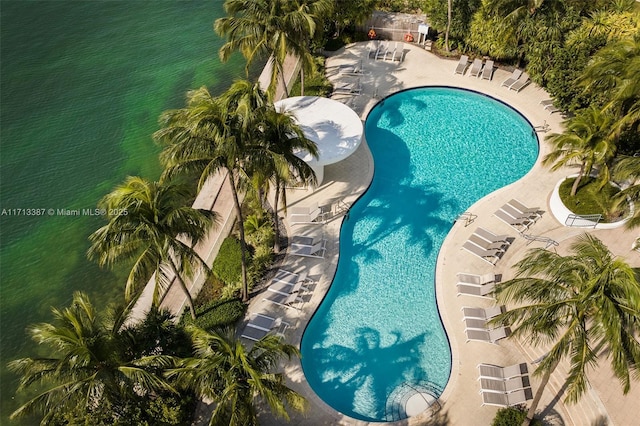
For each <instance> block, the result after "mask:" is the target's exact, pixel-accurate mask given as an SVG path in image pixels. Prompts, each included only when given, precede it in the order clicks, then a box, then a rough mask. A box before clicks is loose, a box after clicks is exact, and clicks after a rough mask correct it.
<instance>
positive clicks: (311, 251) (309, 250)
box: [289, 240, 327, 258]
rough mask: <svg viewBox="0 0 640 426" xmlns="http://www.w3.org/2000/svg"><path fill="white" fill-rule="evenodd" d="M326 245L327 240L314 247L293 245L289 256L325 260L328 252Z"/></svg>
mask: <svg viewBox="0 0 640 426" xmlns="http://www.w3.org/2000/svg"><path fill="white" fill-rule="evenodd" d="M326 245H327V240H322V241H320V242H319V243H316V244H314V245H312V246H304V245H298V244H296V245H291V248H290V251H289V254H291V255H294V256H304V257H316V258H324V253H325V251H326V250H327V248H326Z"/></svg>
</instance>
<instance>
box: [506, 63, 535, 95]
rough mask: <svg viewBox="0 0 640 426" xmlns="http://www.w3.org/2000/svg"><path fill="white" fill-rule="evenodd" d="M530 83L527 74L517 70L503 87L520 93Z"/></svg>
mask: <svg viewBox="0 0 640 426" xmlns="http://www.w3.org/2000/svg"><path fill="white" fill-rule="evenodd" d="M529 82H530V80H529V75H528V74H527V73H526V72H522V70H519V69H517V68H516V69H515V70H513V72H512V73H511V76H510V77H509V78H507V79H506V80H505V81H504V82H503V83H502V86H503V87H507V88H509V89H511V90H515V91H516V92H519V91H521V90H522V89H524V88H525V86H527V85H528V84H529Z"/></svg>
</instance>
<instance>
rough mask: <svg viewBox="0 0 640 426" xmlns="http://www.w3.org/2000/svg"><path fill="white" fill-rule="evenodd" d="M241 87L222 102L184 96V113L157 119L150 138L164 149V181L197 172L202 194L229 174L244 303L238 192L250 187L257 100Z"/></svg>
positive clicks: (200, 92) (205, 95)
mask: <svg viewBox="0 0 640 426" xmlns="http://www.w3.org/2000/svg"><path fill="white" fill-rule="evenodd" d="M240 85H242V86H243V87H244V88H245V89H246V88H247V87H249V86H247V84H246V83H243V82H236V83H234V84H233V85H232V86H231V88H230V89H229V90H228V91H227V92H226V93H225V94H224V95H222V96H221V97H220V98H214V97H213V96H211V94H210V93H209V91H208V90H207V88H206V87H201V88H200V89H197V90H192V91H190V92H188V93H187V106H186V107H185V108H183V109H179V110H170V111H166V112H165V113H163V114H162V115H161V117H160V121H161V125H162V128H161V129H160V130H158V131H157V132H155V133H154V138H155V139H156V141H158V142H161V143H163V144H164V148H163V151H162V153H161V154H160V159H161V162H162V163H163V164H164V166H165V171H164V174H163V176H164V177H165V178H170V177H172V176H174V175H176V174H179V173H185V172H186V173H192V172H195V173H198V174H200V182H199V187H200V188H201V187H202V186H203V185H204V183H205V182H206V180H207V179H208V178H209V177H210V176H213V175H215V174H216V173H218V172H219V171H220V170H225V171H226V172H227V173H228V176H229V185H230V187H231V193H232V194H233V201H234V206H235V210H236V216H237V219H238V231H239V233H240V246H241V253H242V254H241V258H242V259H241V263H242V299H243V300H244V301H246V300H248V298H249V286H248V282H247V245H246V240H245V236H244V219H243V216H242V206H241V203H240V196H239V192H241V191H242V188H243V186H244V185H245V184H246V182H247V181H248V176H247V173H246V170H245V167H246V165H247V164H250V163H251V158H250V154H251V153H252V152H254V150H253V148H252V147H251V146H250V144H251V143H252V138H253V136H252V135H251V134H250V132H249V131H248V130H247V129H250V128H251V125H250V123H251V122H253V121H254V120H255V111H256V110H255V109H254V107H255V105H257V102H260V101H259V97H256V96H250V95H247V94H246V93H245V95H241V94H240V93H241V91H240V89H238V86H240ZM253 93H256V92H255V91H254V92H253Z"/></svg>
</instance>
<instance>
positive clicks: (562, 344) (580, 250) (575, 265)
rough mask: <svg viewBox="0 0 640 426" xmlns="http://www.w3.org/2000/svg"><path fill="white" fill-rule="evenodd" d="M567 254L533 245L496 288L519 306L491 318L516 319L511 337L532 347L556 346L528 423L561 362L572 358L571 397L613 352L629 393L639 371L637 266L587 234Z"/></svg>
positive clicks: (542, 370) (542, 369) (543, 365)
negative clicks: (511, 275) (588, 372)
mask: <svg viewBox="0 0 640 426" xmlns="http://www.w3.org/2000/svg"><path fill="white" fill-rule="evenodd" d="M571 252H572V254H570V255H567V256H561V255H559V254H557V253H554V252H550V251H547V250H544V249H533V250H530V251H529V252H528V253H527V255H526V256H525V257H524V259H522V260H521V261H520V262H518V263H517V264H516V265H515V267H516V270H517V273H516V278H514V279H512V280H509V281H505V282H503V283H500V284H498V285H497V286H496V289H495V295H496V298H497V299H498V301H500V302H503V303H513V305H514V306H517V307H514V308H512V309H510V310H509V311H507V312H506V313H504V314H501V315H499V316H498V317H496V319H495V320H492V322H494V323H499V324H503V325H507V324H509V325H511V327H512V336H513V337H516V338H517V337H522V338H524V339H526V340H528V342H529V343H530V344H532V345H545V344H551V345H552V346H551V348H550V349H549V351H548V353H547V354H546V356H545V357H544V359H543V360H542V361H541V362H540V364H539V366H538V368H537V369H536V371H535V373H534V374H536V375H542V381H541V384H540V387H539V388H538V390H537V392H536V395H535V397H534V399H533V401H532V403H531V407H530V408H529V412H528V413H527V420H526V421H525V423H524V424H525V425H527V424H529V422H530V421H531V419H532V418H533V415H534V413H535V411H536V408H537V406H538V403H539V401H540V398H541V397H542V394H543V392H544V388H545V386H546V384H547V382H548V381H549V378H550V376H551V374H552V373H553V371H554V370H555V369H556V367H557V366H558V364H559V363H560V362H561V361H562V360H565V359H568V360H569V363H570V366H569V375H568V376H567V378H566V385H567V397H566V401H567V402H569V403H575V402H577V401H578V400H579V399H580V397H581V396H582V394H583V393H584V392H585V390H586V389H587V387H588V385H587V376H586V369H587V368H590V367H594V366H595V365H596V364H597V361H598V357H599V356H602V353H603V352H604V353H607V352H608V353H609V354H610V355H609V359H610V361H611V366H612V368H613V371H614V374H615V375H616V377H617V378H618V379H619V380H620V382H621V384H622V387H623V391H624V393H625V394H626V393H627V392H628V391H629V388H630V386H631V378H632V377H636V378H637V377H638V376H637V374H638V367H639V366H640V342H638V340H636V337H635V336H637V335H638V331H639V329H638V326H639V325H640V284H639V283H638V280H637V279H636V277H635V275H634V271H633V269H632V268H631V267H630V266H629V265H628V264H627V263H626V262H624V261H623V260H621V259H619V258H615V257H614V256H613V254H612V253H611V252H610V251H609V249H608V248H607V247H606V246H605V245H604V244H603V243H602V242H601V241H600V240H598V239H597V238H595V237H593V236H591V235H589V234H584V235H582V236H580V237H579V238H578V239H577V240H576V241H575V242H574V243H573V244H572V245H571Z"/></svg>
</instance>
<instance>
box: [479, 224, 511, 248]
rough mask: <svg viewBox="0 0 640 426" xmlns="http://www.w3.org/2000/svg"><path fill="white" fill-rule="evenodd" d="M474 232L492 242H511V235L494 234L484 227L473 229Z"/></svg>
mask: <svg viewBox="0 0 640 426" xmlns="http://www.w3.org/2000/svg"><path fill="white" fill-rule="evenodd" d="M473 233H474V234H476V235H478V236H479V237H481V238H484V239H485V240H487V241H489V242H492V243H498V242H500V243H505V244H509V245H510V244H511V241H510V238H511V237H510V236H509V235H504V234H503V235H497V234H494V233H493V232H491V231H489V230H487V229H484V228H480V227H478V229H476V230H475V231H473Z"/></svg>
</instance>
